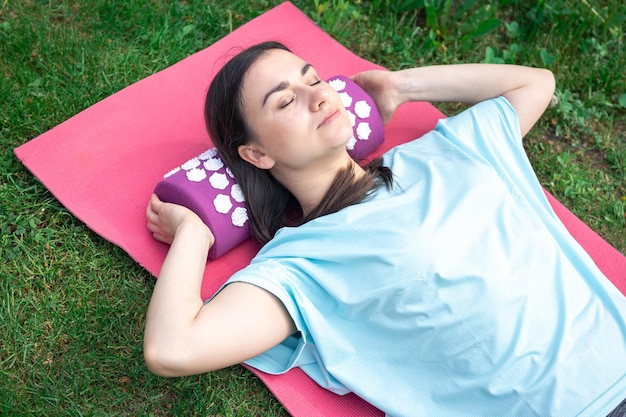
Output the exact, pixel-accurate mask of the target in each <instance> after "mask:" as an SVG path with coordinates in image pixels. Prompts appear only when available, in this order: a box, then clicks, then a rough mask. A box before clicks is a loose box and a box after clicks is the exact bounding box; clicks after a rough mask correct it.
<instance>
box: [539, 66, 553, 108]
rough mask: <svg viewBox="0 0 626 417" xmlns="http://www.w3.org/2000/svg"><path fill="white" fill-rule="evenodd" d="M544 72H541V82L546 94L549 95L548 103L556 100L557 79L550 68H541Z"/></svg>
mask: <svg viewBox="0 0 626 417" xmlns="http://www.w3.org/2000/svg"><path fill="white" fill-rule="evenodd" d="M540 71H541V72H542V74H541V83H542V90H543V91H544V92H545V94H546V96H547V97H548V103H552V102H554V99H555V98H556V97H555V96H554V92H555V90H556V79H555V77H554V73H553V72H552V71H550V70H549V69H545V68H544V69H541V70H540Z"/></svg>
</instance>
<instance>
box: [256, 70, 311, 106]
mask: <svg viewBox="0 0 626 417" xmlns="http://www.w3.org/2000/svg"><path fill="white" fill-rule="evenodd" d="M311 67H313V65H311V64H304V66H303V67H302V69H301V70H300V75H305V74H306V73H307V72H308V71H309V69H310V68H311ZM287 87H289V83H288V82H287V81H281V82H280V83H279V84H278V85H277V86H276V87H274V88H272V89H271V90H270V91H268V93H267V94H266V95H265V97H263V105H264V106H265V102H266V101H267V99H268V98H269V97H270V96H271V95H272V94H274V93H277V92H279V91H282V90H284V89H286V88H287Z"/></svg>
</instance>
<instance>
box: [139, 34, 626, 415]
mask: <svg viewBox="0 0 626 417" xmlns="http://www.w3.org/2000/svg"><path fill="white" fill-rule="evenodd" d="M354 80H355V81H356V82H357V83H358V84H359V85H360V86H362V87H363V88H364V89H365V90H366V91H367V92H368V93H369V94H370V95H371V96H372V97H373V98H374V100H375V101H376V103H377V106H378V108H379V110H380V112H381V114H382V116H383V120H384V121H385V122H386V121H388V120H389V119H390V118H391V117H392V115H393V113H394V111H395V110H396V108H397V107H398V106H399V105H401V104H402V103H404V102H408V101H431V102H438V101H455V102H462V103H466V104H472V107H470V108H469V109H467V110H465V111H463V112H462V113H460V114H458V115H456V116H453V117H450V118H447V119H444V120H441V121H439V123H438V124H437V126H436V128H435V130H433V131H432V132H430V133H428V134H426V135H424V136H423V137H422V138H420V139H419V140H415V141H412V142H410V143H406V144H403V145H400V146H397V147H396V148H394V149H392V150H391V151H389V152H387V153H386V154H385V155H384V156H383V157H382V158H381V159H378V160H374V161H372V162H371V163H369V164H367V165H366V166H363V167H361V166H359V165H358V164H357V163H356V162H354V160H353V159H352V158H350V156H349V155H348V153H347V151H346V143H347V142H348V140H349V139H350V138H351V135H352V127H351V122H350V120H349V118H348V116H347V115H346V112H345V109H344V107H343V105H342V102H341V100H340V98H339V96H338V94H337V93H336V92H335V90H334V89H333V88H332V87H330V86H329V85H328V84H327V83H325V82H323V81H321V79H320V77H319V76H318V74H317V73H316V71H315V69H314V67H313V66H311V65H310V64H309V63H307V62H305V61H303V60H302V59H301V58H299V57H298V56H296V55H294V54H292V53H291V52H289V51H288V50H287V49H286V48H285V47H284V46H283V45H281V44H278V43H273V42H267V43H263V44H259V45H256V46H253V47H251V48H249V49H247V50H245V51H243V52H242V53H240V54H239V55H237V56H235V57H234V58H233V59H232V60H231V61H229V62H228V63H227V64H226V65H225V66H224V68H223V69H222V70H221V71H220V72H219V73H218V74H217V76H216V77H215V79H214V81H213V83H212V85H211V87H210V89H209V92H208V95H207V100H206V109H205V116H206V123H207V128H208V132H209V134H210V136H211V138H212V140H213V142H214V144H215V146H217V148H218V150H219V152H220V154H221V156H222V158H223V159H224V160H225V161H226V163H227V165H228V166H229V167H230V168H231V170H232V171H233V173H234V174H235V177H236V178H237V181H238V183H239V184H240V186H241V187H242V189H243V192H244V195H245V197H246V201H247V204H248V211H249V215H250V218H251V222H252V223H251V224H252V227H253V232H254V234H255V236H256V238H257V239H259V240H260V241H261V242H262V243H263V244H264V246H263V248H262V249H261V251H260V252H259V253H258V255H257V256H256V257H255V258H254V259H253V260H252V262H251V264H250V265H249V266H248V267H246V268H245V269H243V270H241V271H239V272H237V273H236V274H234V275H233V276H232V277H231V278H230V279H229V280H228V282H227V283H226V284H225V285H224V286H223V287H222V289H221V290H220V291H219V292H218V293H217V295H215V296H214V297H213V298H212V299H211V300H209V301H208V302H206V303H203V301H202V300H201V298H200V296H199V294H200V285H201V281H202V276H203V271H204V268H205V263H206V259H207V252H208V250H209V248H210V247H211V245H212V244H213V242H214V237H213V234H212V233H211V230H209V229H208V227H207V226H205V225H204V224H203V223H202V222H201V221H200V219H199V218H198V217H197V216H196V215H195V214H194V213H192V212H191V211H189V210H188V209H186V208H184V207H182V206H178V205H173V204H168V203H164V202H162V201H160V200H159V199H158V198H157V197H156V196H153V197H152V199H151V201H150V203H149V206H148V209H147V217H148V228H149V230H150V231H151V232H152V233H153V236H154V237H155V238H156V239H157V240H159V241H162V242H166V243H169V244H171V248H170V249H169V252H168V255H167V257H166V260H165V262H164V264H163V267H162V270H161V272H160V275H159V278H158V280H157V282H156V286H155V288H154V293H153V296H152V300H151V302H150V306H149V309H148V313H147V321H146V329H145V346H144V347H145V358H146V362H147V365H148V367H149V368H150V369H151V370H152V371H153V372H154V373H156V374H159V375H164V376H182V375H190V374H197V373H203V372H208V371H211V370H215V369H219V368H224V367H227V366H230V365H233V364H237V363H240V362H242V361H244V362H246V363H247V364H249V365H251V366H253V367H256V368H258V369H260V370H262V371H265V372H268V373H274V374H276V373H282V372H285V371H286V370H288V369H290V368H292V367H301V368H302V370H303V371H304V372H306V373H307V374H308V375H309V376H310V377H311V378H313V379H314V380H315V381H316V382H317V383H319V384H320V385H322V386H323V387H325V388H327V389H329V390H331V391H333V392H336V393H340V394H341V393H347V392H354V393H356V394H357V395H359V396H360V397H362V398H364V399H365V400H367V401H368V402H369V403H371V404H373V405H374V406H376V407H378V408H379V409H380V410H382V411H384V412H385V413H386V414H387V415H389V416H429V417H435V416H446V417H449V416H542V417H543V416H558V417H567V416H593V417H597V416H605V415H609V414H611V413H612V414H611V415H612V416H616V415H626V412H625V411H623V409H624V408H626V407H625V406H624V403H622V401H623V400H624V397H626V320H625V317H626V298H625V297H624V295H622V294H621V293H620V292H619V291H618V290H617V289H616V288H615V287H614V286H613V285H612V283H611V282H610V281H609V280H608V279H607V278H606V277H605V276H604V275H603V274H602V273H601V272H600V271H599V270H598V268H597V267H596V266H595V264H594V263H593V261H592V260H591V259H590V258H589V256H588V255H587V254H586V253H585V252H584V251H583V250H582V249H581V247H580V246H579V245H578V244H577V243H576V241H575V240H574V239H573V238H572V237H571V236H570V235H569V234H568V232H567V231H566V229H565V228H564V227H563V225H562V224H561V223H560V221H559V220H558V218H557V217H556V216H555V214H554V213H553V211H552V210H551V208H550V206H549V204H548V203H547V201H546V199H545V197H544V195H543V192H542V189H541V187H540V185H539V183H538V181H537V179H536V177H535V174H534V172H533V170H532V168H531V166H530V164H529V162H528V159H527V157H526V155H525V153H524V150H523V147H522V137H523V136H524V135H525V134H526V133H527V132H528V131H529V130H530V129H531V127H532V126H533V125H534V124H535V122H536V121H537V119H538V118H539V117H540V116H541V115H542V113H543V112H544V110H545V109H546V107H547V105H548V103H549V101H550V98H551V97H552V94H553V91H554V78H553V76H552V74H551V73H550V72H549V71H546V70H543V69H535V68H529V67H521V66H513V65H487V64H473V65H472V64H470V65H450V66H437V67H434V66H433V67H421V68H414V69H408V70H403V71H397V72H389V71H367V72H363V73H360V74H357V75H355V77H354ZM294 207H295V209H296V210H297V211H296V213H297V214H298V215H297V216H296V218H295V219H294V214H293V213H294ZM287 219H289V220H287ZM620 403H622V405H621V408H622V411H621V413H620V411H619V409H620Z"/></svg>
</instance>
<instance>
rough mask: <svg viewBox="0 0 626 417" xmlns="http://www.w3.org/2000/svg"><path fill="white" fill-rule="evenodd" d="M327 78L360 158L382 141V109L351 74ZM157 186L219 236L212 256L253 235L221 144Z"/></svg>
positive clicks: (352, 148)
mask: <svg viewBox="0 0 626 417" xmlns="http://www.w3.org/2000/svg"><path fill="white" fill-rule="evenodd" d="M327 82H328V83H329V84H330V85H331V86H332V87H333V88H334V89H335V90H337V92H338V93H339V95H340V97H341V100H342V102H343V105H344V106H345V107H346V110H347V112H348V116H349V117H350V120H351V122H352V131H353V134H352V138H351V139H350V141H349V142H348V145H347V146H346V147H347V149H348V153H349V154H350V156H351V157H352V158H353V159H355V160H356V161H360V160H362V159H364V158H365V157H366V156H368V155H369V154H371V153H372V152H373V151H374V150H375V149H376V148H378V147H379V146H380V144H381V143H382V142H383V139H384V131H383V122H382V118H381V116H380V113H379V112H378V109H377V108H376V104H375V103H374V100H372V98H371V97H370V96H369V95H368V94H367V93H366V92H365V91H364V90H363V89H362V88H361V87H359V86H358V85H357V84H356V83H355V82H354V81H352V80H351V79H350V78H348V77H345V76H343V75H337V76H334V77H331V78H329V79H328V81H327ZM154 192H155V194H156V195H157V196H159V198H160V199H161V200H162V201H165V202H168V203H174V204H180V205H182V206H185V207H187V208H188V209H190V210H191V211H193V212H194V213H196V214H197V215H198V216H199V217H200V219H201V220H202V221H203V222H204V223H205V224H206V225H207V226H209V228H210V229H211V231H212V232H213V235H214V236H215V244H214V245H213V247H212V248H211V250H210V251H209V258H210V259H215V258H218V257H220V256H222V255H223V254H225V253H226V252H228V251H229V250H230V249H232V248H234V247H235V246H237V245H239V244H240V243H241V242H243V241H245V240H246V239H248V238H249V237H250V235H251V233H250V222H249V221H248V211H247V209H246V204H245V200H244V197H243V194H242V192H241V188H240V187H239V185H238V184H237V182H236V181H235V177H234V176H233V174H232V172H231V171H230V169H228V167H227V166H226V165H225V164H224V162H223V161H222V159H221V158H220V156H219V154H218V152H217V149H216V148H210V149H208V150H206V151H204V152H203V153H201V154H200V155H198V156H196V157H194V158H192V159H190V160H189V161H187V162H185V163H184V164H182V165H181V166H179V167H176V168H174V169H173V170H171V171H170V172H168V173H167V174H165V175H164V176H163V179H162V180H161V181H160V182H159V183H158V184H157V185H156V188H155V189H154Z"/></svg>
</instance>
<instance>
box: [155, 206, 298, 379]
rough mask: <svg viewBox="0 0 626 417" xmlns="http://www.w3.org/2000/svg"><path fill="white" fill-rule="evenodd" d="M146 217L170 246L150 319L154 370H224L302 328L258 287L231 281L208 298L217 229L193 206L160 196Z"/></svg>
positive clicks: (164, 373)
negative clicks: (205, 280) (205, 282)
mask: <svg viewBox="0 0 626 417" xmlns="http://www.w3.org/2000/svg"><path fill="white" fill-rule="evenodd" d="M147 218H148V229H149V230H150V231H151V232H152V234H153V236H154V237H155V239H157V240H159V241H162V242H165V243H171V247H170V250H169V251H168V254H167V256H166V258H165V261H164V263H163V266H162V268H161V271H160V273H159V277H158V279H157V281H156V284H155V287H154V291H153V293H152V298H151V300H150V305H149V306H148V312H147V316H146V328H145V334H144V357H145V360H146V364H147V365H148V368H149V369H150V370H151V371H152V372H154V373H156V374H158V375H162V376H183V375H192V374H198V373H204V372H208V371H211V370H215V369H220V368H224V367H227V366H230V365H234V364H237V363H240V362H242V361H244V360H246V359H249V358H251V357H253V356H256V355H258V354H260V353H262V352H264V351H266V350H268V349H269V348H271V347H273V346H275V345H277V344H278V343H280V342H281V341H283V340H284V339H285V338H286V337H288V336H289V335H290V334H292V333H293V332H294V331H295V326H294V324H293V321H292V320H291V317H290V316H289V314H288V312H287V310H286V309H285V307H284V305H283V304H282V303H281V302H280V301H279V300H278V299H277V298H276V297H275V296H274V295H272V294H270V293H269V292H267V291H265V290H263V289H261V288H259V287H256V286H254V285H251V284H246V283H233V284H230V285H228V286H226V287H225V288H224V289H223V290H222V291H220V293H219V294H217V295H216V296H215V297H214V298H213V299H212V300H211V301H210V302H208V303H206V304H205V303H203V301H202V299H201V297H200V288H201V284H202V277H203V274H204V268H205V265H206V259H207V255H208V251H209V249H210V247H211V246H212V244H213V241H214V238H213V235H212V233H211V231H210V230H209V229H208V227H207V226H206V225H204V223H202V221H201V220H200V219H199V218H198V216H196V215H195V214H194V213H192V212H191V211H189V210H188V209H186V208H184V207H182V206H177V205H174V204H168V203H164V202H162V201H160V200H159V199H158V198H157V197H156V196H153V197H152V199H151V200H150V203H149V205H148V209H147Z"/></svg>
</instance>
